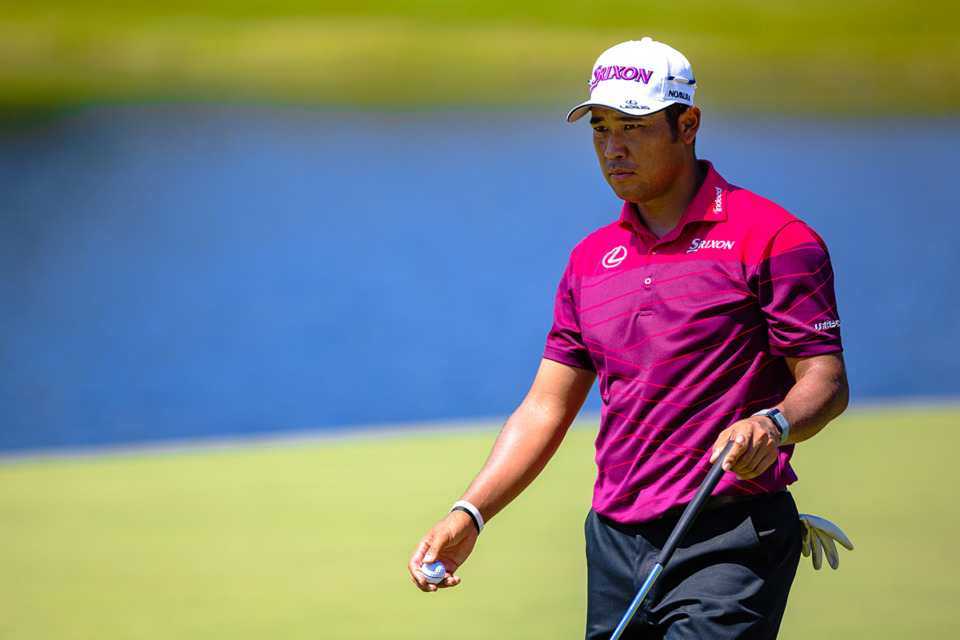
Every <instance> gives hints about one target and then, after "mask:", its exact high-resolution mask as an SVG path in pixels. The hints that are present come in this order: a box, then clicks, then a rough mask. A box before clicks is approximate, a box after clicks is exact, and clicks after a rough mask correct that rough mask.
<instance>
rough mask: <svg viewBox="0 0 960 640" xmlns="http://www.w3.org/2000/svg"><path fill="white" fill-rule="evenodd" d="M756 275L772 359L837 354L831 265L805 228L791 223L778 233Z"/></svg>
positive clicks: (818, 241)
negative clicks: (757, 275)
mask: <svg viewBox="0 0 960 640" xmlns="http://www.w3.org/2000/svg"><path fill="white" fill-rule="evenodd" d="M759 276H760V278H759V282H758V284H759V291H758V296H759V301H760V306H761V307H762V309H763V311H764V314H765V315H766V319H767V326H768V337H769V342H770V352H771V353H772V354H774V355H778V356H786V357H808V356H815V355H820V354H824V353H830V352H834V351H840V350H842V345H841V341H840V316H839V313H838V311H837V300H836V294H835V291H834V275H833V265H832V263H831V261H830V254H829V253H828V251H827V247H826V244H825V243H824V242H823V240H822V239H821V238H820V236H818V235H817V234H816V233H815V232H814V231H813V230H812V229H811V228H810V227H808V226H807V225H806V224H804V223H803V222H801V221H799V220H797V221H794V222H791V223H789V224H787V225H785V226H784V227H783V228H781V229H780V231H779V232H778V233H777V234H776V235H775V236H774V238H773V240H772V241H771V243H770V244H769V245H768V250H767V252H766V255H765V256H764V259H763V262H762V263H761V265H760V273H759Z"/></svg>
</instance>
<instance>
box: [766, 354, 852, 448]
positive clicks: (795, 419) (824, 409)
mask: <svg viewBox="0 0 960 640" xmlns="http://www.w3.org/2000/svg"><path fill="white" fill-rule="evenodd" d="M787 366H788V367H789V368H790V371H791V372H792V373H793V376H794V379H795V380H796V384H794V385H793V387H792V388H791V389H790V391H789V392H788V393H787V396H786V397H785V398H784V400H783V402H781V403H780V404H779V405H777V406H776V408H777V409H779V410H780V412H781V413H783V415H784V417H785V418H786V419H787V422H789V423H790V432H789V434H788V436H787V439H786V441H785V442H784V443H783V444H796V443H798V442H803V441H804V440H809V439H810V438H812V437H813V436H815V435H817V434H818V433H819V432H820V430H821V429H823V428H824V427H825V426H826V425H827V423H829V422H830V421H831V420H833V419H834V418H836V417H837V416H839V415H840V414H841V413H843V411H844V409H846V408H847V402H848V400H849V390H848V387H847V374H846V369H845V367H844V362H843V356H842V354H841V353H839V352H838V353H832V354H827V355H823V356H816V357H812V358H788V359H787Z"/></svg>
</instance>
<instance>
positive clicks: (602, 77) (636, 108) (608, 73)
mask: <svg viewBox="0 0 960 640" xmlns="http://www.w3.org/2000/svg"><path fill="white" fill-rule="evenodd" d="M695 89H696V81H695V80H694V79H693V69H691V68H690V63H689V62H688V61H687V59H686V57H684V55H683V54H682V53H680V52H679V51H677V50H676V49H674V48H673V47H671V46H669V45H666V44H663V43H662V42H657V41H656V40H651V39H650V38H644V39H643V40H630V41H629V42H622V43H620V44H618V45H616V46H614V47H611V48H609V49H607V50H606V51H604V52H603V53H602V54H600V57H599V58H597V62H596V64H594V65H593V75H592V76H591V78H590V99H589V100H587V101H586V102H584V103H582V104H579V105H577V106H576V107H574V108H573V110H572V111H571V112H570V113H569V114H567V122H573V121H575V120H579V119H580V118H582V117H583V116H584V115H585V114H586V113H587V112H588V111H590V107H608V108H610V109H615V110H617V111H621V112H623V113H626V114H628V115H632V116H645V115H647V114H650V113H655V112H657V111H660V110H661V109H665V108H666V107H669V106H670V105H671V104H674V103H677V102H681V103H683V104H687V105H692V104H693V92H694V90H695Z"/></svg>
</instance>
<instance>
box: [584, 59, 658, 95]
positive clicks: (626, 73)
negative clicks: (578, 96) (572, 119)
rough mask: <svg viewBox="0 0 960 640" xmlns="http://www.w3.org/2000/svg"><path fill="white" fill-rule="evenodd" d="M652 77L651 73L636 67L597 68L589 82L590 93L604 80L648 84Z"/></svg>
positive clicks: (612, 66) (613, 65)
mask: <svg viewBox="0 0 960 640" xmlns="http://www.w3.org/2000/svg"><path fill="white" fill-rule="evenodd" d="M652 77H653V71H647V70H646V69H640V68H638V67H621V66H619V65H615V64H612V65H610V66H609V67H597V68H596V69H594V71H593V79H592V80H590V91H593V90H594V89H596V88H597V85H598V84H600V83H601V82H603V81H605V80H633V81H634V82H642V83H643V84H649V83H650V78H652Z"/></svg>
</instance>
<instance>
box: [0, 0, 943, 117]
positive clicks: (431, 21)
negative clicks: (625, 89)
mask: <svg viewBox="0 0 960 640" xmlns="http://www.w3.org/2000/svg"><path fill="white" fill-rule="evenodd" d="M4 4H5V5H7V6H5V7H3V10H2V11H0V110H2V111H3V113H4V114H5V115H6V116H7V117H9V116H10V114H13V113H16V112H38V111H39V112H43V111H56V110H58V109H66V108H71V107H75V106H84V105H92V104H103V103H136V102H155V101H174V102H184V101H186V102H190V101H225V102H260V103H270V104H280V105H298V106H307V107H311V108H325V109H372V110H380V111H382V110H386V111H396V110H423V109H428V110H433V109H490V108H509V109H542V108H547V109H553V108H564V107H569V106H570V105H571V104H573V103H575V102H576V101H577V100H579V99H580V98H581V97H582V95H585V94H586V92H585V89H586V79H587V77H588V75H589V70H590V65H591V64H592V63H593V61H594V59H595V58H596V57H597V55H598V54H599V53H600V52H601V51H603V50H604V49H605V48H607V47H609V46H611V45H612V44H615V43H616V42H619V41H622V40H625V39H629V38H636V37H639V36H642V35H651V36H653V37H655V38H657V39H661V40H664V41H666V42H669V43H671V44H673V45H674V46H676V47H678V48H679V49H681V50H682V51H684V52H685V53H687V54H688V56H689V57H690V58H691V60H692V62H693V65H694V69H695V70H696V73H697V77H698V79H699V80H700V93H699V94H698V101H699V102H700V103H701V104H702V105H703V106H704V107H706V108H709V109H723V110H741V111H742V110H747V111H754V112H756V111H778V112H786V113H847V114H857V115H862V114H877V113H880V114H903V113H921V114H924V113H955V112H957V111H958V110H960V38H957V37H956V25H957V24H958V22H960V4H957V3H944V2H941V1H940V0H914V1H912V2H908V1H906V0H881V1H875V0H874V1H868V0H851V1H849V2H835V1H831V2H827V1H824V0H808V1H803V2H801V1H799V0H784V1H782V2H775V3H774V2H768V1H766V0H739V1H729V2H722V3H721V2H715V1H714V0H687V1H683V0H681V1H678V2H670V3H663V2H650V1H647V2H642V1H641V2H638V1H631V2H627V1H625V0H610V1H608V2H605V3H603V5H602V10H601V9H600V8H599V7H600V5H597V6H596V7H594V6H592V5H588V4H585V3H583V2H574V1H573V0H551V1H549V2H547V1H546V0H534V1H531V2H523V3H517V2H513V1H512V0H511V1H507V0H496V1H482V0H459V1H453V0H367V1H358V2H350V3H332V2H328V3H316V2H307V1H306V0H275V1H274V2H269V3H265V2H254V0H238V1H236V2H226V1H224V0H199V1H197V2H187V1H186V0H175V1H173V2H164V3H145V2H140V3H131V2H120V1H119V0H96V1H87V2H73V1H71V2H68V1H67V0H35V1H33V2H29V3H27V2H13V1H10V0H7V1H6V2H5V3H4ZM581 94H582V95H581Z"/></svg>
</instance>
